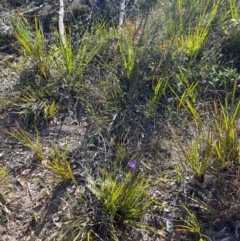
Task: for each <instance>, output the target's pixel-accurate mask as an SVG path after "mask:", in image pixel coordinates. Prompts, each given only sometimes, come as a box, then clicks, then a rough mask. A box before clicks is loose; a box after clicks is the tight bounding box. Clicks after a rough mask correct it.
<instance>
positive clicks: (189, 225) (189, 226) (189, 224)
mask: <svg viewBox="0 0 240 241" xmlns="http://www.w3.org/2000/svg"><path fill="white" fill-rule="evenodd" d="M181 206H182V207H183V209H184V210H185V212H186V213H187V214H188V219H187V220H186V219H185V220H183V222H184V225H178V227H179V228H182V229H183V230H185V231H187V232H190V233H192V234H194V235H195V236H196V240H198V241H204V240H210V238H209V237H208V236H207V235H205V234H203V233H202V231H201V226H200V224H199V222H198V219H197V217H196V216H195V215H194V213H192V212H191V211H190V210H189V209H188V208H187V207H186V206H185V205H184V204H183V203H181Z"/></svg>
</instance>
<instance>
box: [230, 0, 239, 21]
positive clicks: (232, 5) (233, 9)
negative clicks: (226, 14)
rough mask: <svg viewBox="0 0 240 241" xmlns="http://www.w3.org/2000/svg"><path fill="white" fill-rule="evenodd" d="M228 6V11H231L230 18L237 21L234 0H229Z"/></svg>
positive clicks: (236, 9)
mask: <svg viewBox="0 0 240 241" xmlns="http://www.w3.org/2000/svg"><path fill="white" fill-rule="evenodd" d="M229 5H230V11H231V16H232V19H235V20H238V16H239V15H238V11H239V9H238V6H237V4H236V1H235V0H229Z"/></svg>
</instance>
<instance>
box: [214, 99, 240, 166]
mask: <svg viewBox="0 0 240 241" xmlns="http://www.w3.org/2000/svg"><path fill="white" fill-rule="evenodd" d="M218 106H219V107H220V108H219V107H218ZM214 107H215V112H214V114H213V134H214V136H215V143H214V153H215V155H216V157H217V163H218V164H219V167H220V168H223V167H224V166H226V165H227V164H228V163H232V164H234V165H239V151H240V149H239V148H240V143H239V140H238V137H237V130H236V121H237V117H238V114H239V111H240V102H238V104H237V105H236V107H235V108H234V110H233V112H232V113H231V112H230V111H229V110H228V109H229V106H228V102H227V100H226V102H225V107H224V106H223V105H222V104H221V103H220V104H219V105H218V104H217V102H214Z"/></svg>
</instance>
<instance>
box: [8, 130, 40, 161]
mask: <svg viewBox="0 0 240 241" xmlns="http://www.w3.org/2000/svg"><path fill="white" fill-rule="evenodd" d="M35 131H36V138H35V140H34V137H32V136H30V135H29V134H28V133H27V132H26V131H24V130H23V129H22V128H21V127H19V126H18V128H17V129H16V130H15V132H14V133H11V132H7V133H8V134H9V135H10V136H11V137H13V138H14V139H16V140H18V141H19V142H21V143H23V145H24V146H26V147H28V148H29V149H31V150H33V151H34V154H35V155H36V156H37V157H38V158H40V159H42V160H44V159H45V155H44V152H43V145H42V143H41V141H40V137H39V134H38V130H37V129H36V128H35Z"/></svg>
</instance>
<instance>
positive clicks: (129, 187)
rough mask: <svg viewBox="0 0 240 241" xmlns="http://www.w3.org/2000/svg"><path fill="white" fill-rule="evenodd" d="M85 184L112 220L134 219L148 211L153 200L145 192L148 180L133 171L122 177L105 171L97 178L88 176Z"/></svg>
mask: <svg viewBox="0 0 240 241" xmlns="http://www.w3.org/2000/svg"><path fill="white" fill-rule="evenodd" d="M87 186H88V188H89V189H90V190H91V191H92V193H93V194H94V195H95V196H96V198H97V199H98V200H99V201H100V202H101V203H102V204H103V206H104V209H105V211H106V212H107V213H108V214H110V216H111V217H112V221H114V222H116V221H122V222H123V221H134V220H136V219H137V218H139V217H141V216H143V214H145V213H147V212H148V207H149V206H150V205H151V204H152V202H153V201H152V200H151V199H150V200H149V197H148V195H147V193H146V189H147V187H148V180H147V179H144V178H142V177H140V176H139V177H136V175H135V174H133V173H128V174H126V175H124V176H123V177H121V176H120V175H119V176H117V177H115V176H114V175H113V174H108V173H105V175H104V176H103V177H102V178H99V179H97V180H95V179H93V178H91V177H88V185H87Z"/></svg>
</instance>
